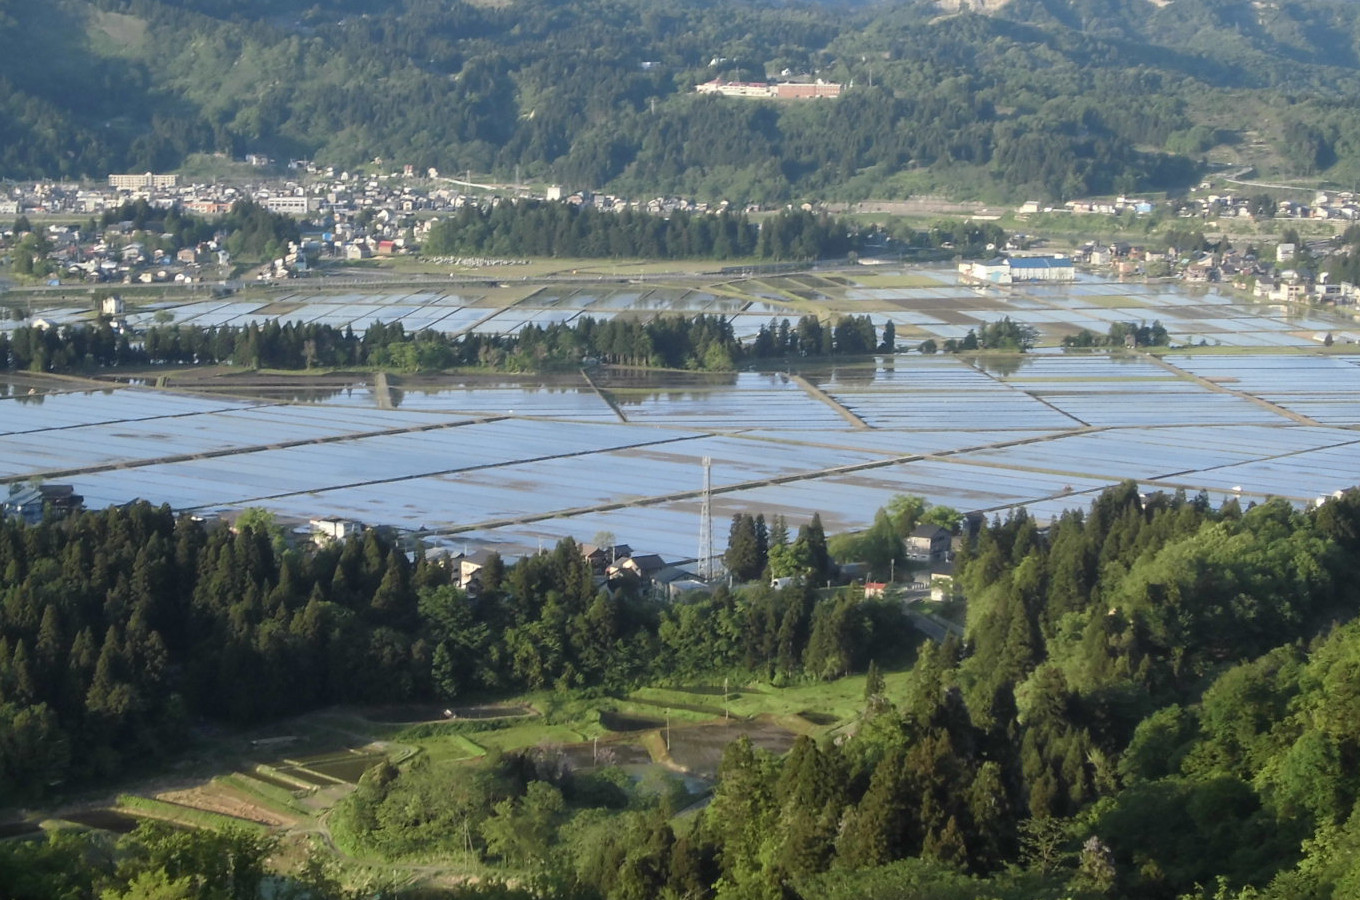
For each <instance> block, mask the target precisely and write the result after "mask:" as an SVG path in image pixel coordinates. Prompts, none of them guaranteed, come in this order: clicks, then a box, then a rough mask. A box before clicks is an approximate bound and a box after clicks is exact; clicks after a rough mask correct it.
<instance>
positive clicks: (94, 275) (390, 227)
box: [0, 160, 760, 284]
mask: <svg viewBox="0 0 1360 900" xmlns="http://www.w3.org/2000/svg"><path fill="white" fill-rule="evenodd" d="M265 162H268V161H267V160H266V161H265ZM292 167H293V168H295V169H297V170H298V171H297V174H296V176H294V179H293V180H282V181H279V180H268V179H266V178H263V177H262V178H261V180H260V181H258V182H253V183H247V184H240V185H231V184H225V183H215V184H203V183H194V184H185V183H181V180H180V178H179V176H177V175H173V174H157V173H151V172H148V173H144V174H115V175H110V176H109V177H108V183H107V184H105V185H82V184H70V183H56V182H35V183H29V184H16V185H13V186H11V187H9V188H8V190H7V192H6V193H3V194H0V217H4V216H14V217H15V218H16V219H17V218H18V217H19V216H27V215H62V216H72V215H88V216H91V217H94V216H97V215H101V214H102V213H104V212H106V211H108V210H112V209H117V208H119V207H120V206H122V205H123V204H124V203H127V202H129V201H135V200H145V201H146V202H147V203H149V204H151V205H152V206H155V207H159V208H164V209H169V208H170V207H173V206H178V207H179V208H180V209H182V210H184V211H185V212H188V213H191V214H194V215H199V216H204V217H213V216H218V215H222V214H225V213H226V212H228V211H229V210H230V209H231V207H232V205H233V204H234V203H236V202H237V201H239V200H250V201H253V202H255V203H258V204H260V205H261V206H264V207H265V208H267V209H269V210H271V211H273V212H276V213H280V214H283V215H290V216H295V217H298V218H305V219H308V220H310V221H313V222H317V223H323V224H322V225H320V226H319V227H316V228H313V229H310V230H307V231H305V232H304V234H303V240H302V241H301V242H300V243H295V244H290V245H289V247H288V249H287V252H286V253H285V254H283V255H282V256H280V257H279V258H277V259H273V260H270V261H268V263H267V264H266V265H264V266H263V267H261V268H260V269H258V270H256V271H255V273H253V274H254V276H255V277H256V278H258V279H262V280H276V279H281V278H288V277H293V276H296V275H299V274H302V273H303V272H305V271H306V270H307V268H308V263H309V261H311V262H313V263H315V262H316V261H318V260H323V259H334V260H347V261H358V260H365V259H371V258H375V257H384V256H396V255H401V254H407V253H412V252H414V251H415V250H416V249H417V248H418V247H419V244H420V241H421V240H422V239H423V238H424V237H425V236H426V234H427V233H428V231H429V229H430V228H431V227H432V226H433V225H434V224H436V223H437V222H438V221H439V218H440V216H441V215H447V214H452V213H454V212H457V211H458V210H459V209H462V208H463V207H465V206H468V205H479V206H482V205H486V204H491V205H495V204H497V203H499V202H504V201H505V200H507V199H509V198H502V197H500V196H495V195H492V196H487V195H485V194H482V195H471V194H468V193H466V191H465V190H463V189H460V187H461V188H466V187H467V186H468V184H467V182H455V181H453V180H451V179H448V178H440V176H439V173H438V172H437V171H436V170H434V169H430V170H427V172H426V173H424V174H423V175H418V174H417V173H415V172H414V170H413V167H411V166H406V167H405V171H404V172H401V173H392V174H380V175H361V174H354V173H350V172H348V171H340V172H337V171H336V170H335V169H334V168H333V167H324V168H323V167H317V166H315V165H313V164H312V163H307V162H299V163H294V164H292ZM515 193H516V195H517V196H522V197H527V196H529V195H528V193H527V192H526V191H523V190H519V191H516V192H515ZM540 199H543V200H547V201H556V202H562V203H568V204H572V205H574V206H579V207H590V208H593V209H596V210H599V211H602V212H622V211H624V210H634V211H639V212H646V213H650V214H653V215H661V216H666V215H670V214H672V213H676V212H689V213H704V212H718V211H722V210H726V209H728V208H729V205H728V203H727V202H726V201H723V202H722V203H719V204H716V205H710V204H708V203H703V202H698V201H695V200H692V199H687V198H683V197H654V198H652V199H649V200H630V199H627V198H624V197H619V196H616V195H613V194H604V193H594V192H591V191H586V190H582V191H575V192H567V191H565V190H564V189H563V188H562V187H561V186H560V185H551V186H549V187H548V188H547V189H546V191H545V193H544V195H543V196H542V197H541V198H540ZM759 209H760V207H758V206H749V207H746V211H747V212H754V211H759ZM20 237H22V235H21V234H15V233H13V232H9V233H8V234H0V255H3V250H4V249H5V247H6V246H8V241H10V240H13V241H17V240H18V239H19V238H20ZM44 237H45V238H46V240H47V241H48V242H49V244H50V245H51V246H52V250H51V252H50V253H49V259H50V260H51V261H52V262H53V263H54V266H53V267H52V268H53V269H54V270H55V271H54V272H53V275H52V283H54V284H61V283H69V282H73V281H74V282H82V283H89V284H107V283H112V284H132V283H144V284H151V283H161V282H165V283H182V284H194V283H199V282H205V281H216V280H220V279H221V278H223V277H224V275H225V273H226V271H227V269H228V267H229V266H230V262H231V260H230V256H229V255H228V253H227V251H226V248H225V246H224V244H223V242H222V241H221V240H220V239H215V240H210V241H206V242H204V243H202V244H199V245H197V246H194V247H184V248H180V249H176V250H166V249H162V248H161V246H160V245H164V244H167V243H168V241H160V240H154V239H151V238H147V237H146V236H143V235H139V234H137V233H135V231H134V227H133V223H132V222H119V223H115V224H114V225H112V226H110V227H109V228H106V229H99V230H97V231H96V232H95V233H90V232H89V229H88V228H85V229H82V228H79V227H76V226H71V225H64V224H63V225H49V226H46V228H45V230H44ZM219 237H220V236H219Z"/></svg>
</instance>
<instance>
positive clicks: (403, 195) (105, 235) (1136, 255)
mask: <svg viewBox="0 0 1360 900" xmlns="http://www.w3.org/2000/svg"><path fill="white" fill-rule="evenodd" d="M695 89H696V90H697V91H699V92H708V93H717V94H725V95H733V96H747V95H750V92H751V91H755V90H757V89H759V90H760V91H767V92H769V91H773V92H775V93H774V94H768V95H769V96H776V95H777V96H784V95H785V94H786V93H787V94H788V96H789V97H792V98H795V99H798V98H803V99H809V98H814V97H834V96H836V95H837V94H838V93H839V91H840V89H841V85H838V84H824V83H821V82H813V83H803V82H781V83H774V82H771V83H759V84H754V83H750V84H748V83H736V82H719V81H714V82H708V83H705V84H701V85H698V86H696V88H695ZM794 89H797V90H794ZM790 91H792V93H789V92H790ZM246 162H247V163H248V164H250V165H253V166H255V167H258V168H259V169H260V170H261V172H260V177H259V178H258V179H254V180H249V181H242V182H240V183H236V184H232V183H226V182H221V181H219V182H214V183H206V182H193V183H186V182H185V181H184V180H183V179H182V178H181V177H180V176H178V175H175V174H164V173H162V174H158V173H150V172H148V173H141V174H136V173H122V174H111V175H109V176H108V179H107V182H106V183H105V184H103V185H91V184H79V183H67V182H56V181H40V182H32V183H26V184H15V185H13V186H11V187H10V188H9V189H8V190H7V191H6V192H5V193H4V199H0V216H14V217H15V219H16V221H18V222H23V221H26V217H27V216H28V215H37V216H59V217H65V218H67V219H68V220H69V219H70V218H74V217H79V216H82V215H88V216H91V217H92V220H93V217H94V216H97V215H102V214H104V213H105V212H107V211H109V210H114V209H118V208H120V207H121V206H123V205H124V204H126V203H128V202H133V201H139V200H140V201H145V202H146V203H148V204H149V205H151V206H154V207H157V208H162V209H169V208H171V207H178V208H179V209H181V210H183V211H185V212H188V213H193V214H197V215H200V216H204V217H212V216H217V215H222V214H225V213H226V212H228V211H229V210H230V209H231V207H232V205H233V204H235V203H236V202H238V201H242V200H248V201H251V202H254V203H257V204H259V205H260V206H262V207H264V208H265V209H268V210H270V211H271V212H274V213H278V214H281V215H287V216H292V217H295V218H299V219H305V220H307V221H310V222H312V223H315V224H314V226H313V227H311V228H309V229H305V230H304V232H303V234H302V240H301V242H300V243H291V244H290V245H289V246H288V248H287V251H286V252H285V253H282V254H280V255H279V257H278V258H276V259H272V260H269V261H267V263H266V264H265V265H263V266H262V267H259V268H257V269H255V270H254V271H253V272H251V273H249V274H250V276H251V277H254V278H257V279H262V280H277V279H285V278H291V277H296V276H298V275H302V274H305V273H306V272H307V271H308V269H309V267H310V266H311V265H314V264H315V263H317V262H321V261H326V260H336V261H350V262H355V261H362V260H366V259H371V258H379V257H387V256H396V255H403V254H410V253H415V252H418V249H419V247H420V245H421V243H422V241H423V239H424V238H425V237H426V235H427V234H428V232H429V229H430V228H431V227H433V226H434V225H435V224H436V223H437V222H438V221H439V220H440V217H441V215H444V214H448V213H452V212H455V211H457V210H459V209H461V208H463V207H465V206H468V205H470V204H476V205H481V206H486V205H495V204H497V203H501V202H506V201H508V200H510V199H513V198H533V199H539V200H543V201H547V202H561V203H568V204H573V205H576V206H581V207H591V208H594V209H596V210H600V211H606V212H621V211H624V210H633V211H640V212H646V213H650V214H653V215H660V216H668V215H670V214H672V213H675V212H679V211H683V212H689V213H703V212H714V211H720V210H724V209H730V208H731V206H730V204H728V203H727V201H723V202H721V203H718V204H709V203H705V202H700V201H696V200H693V199H687V198H682V197H655V198H650V199H647V200H633V199H629V198H624V197H619V196H617V195H613V194H607V193H594V192H592V191H589V190H576V191H568V190H567V189H565V188H563V187H561V186H559V185H549V186H547V187H546V188H544V189H542V190H541V192H540V193H536V194H535V193H533V192H531V191H530V189H529V188H528V187H526V186H522V185H498V184H479V183H476V182H473V181H472V180H471V178H470V176H469V177H467V178H465V179H461V180H460V179H457V178H453V177H449V176H446V175H442V174H441V173H440V172H438V171H437V170H435V169H427V170H426V171H424V172H417V171H415V168H414V167H413V166H409V165H407V166H403V167H402V168H401V169H400V170H397V171H392V172H390V173H383V174H367V173H361V172H350V171H347V170H337V169H336V168H335V167H333V166H323V165H317V164H315V163H312V162H310V161H306V160H295V161H291V162H289V163H287V164H286V168H287V172H288V175H287V176H285V177H282V178H280V177H278V176H277V175H269V174H267V170H269V169H271V168H273V167H275V166H276V163H275V161H274V160H272V159H270V158H268V157H264V156H259V155H250V156H248V157H246ZM374 162H375V164H381V162H382V161H381V160H375V161H374ZM802 207H803V208H804V209H812V208H813V206H812V204H808V203H805V204H802ZM742 210H743V211H745V212H759V211H761V207H759V206H745V207H742ZM1014 213H1015V215H1016V216H1017V217H1018V218H1019V219H1020V220H1021V221H1025V220H1026V219H1027V218H1029V217H1031V216H1033V215H1036V214H1046V213H1069V214H1074V215H1080V216H1106V217H1130V216H1133V217H1141V216H1150V215H1154V214H1160V215H1162V216H1164V217H1166V216H1168V214H1170V215H1174V217H1175V218H1176V219H1178V220H1179V219H1184V220H1186V222H1187V229H1192V228H1193V229H1194V230H1195V231H1203V230H1205V229H1207V228H1214V229H1228V228H1230V227H1231V226H1230V224H1229V223H1231V222H1232V221H1234V220H1243V221H1245V220H1261V219H1272V220H1276V221H1280V220H1285V221H1289V222H1294V221H1298V222H1303V221H1318V220H1323V221H1334V222H1339V223H1344V222H1352V221H1355V222H1360V197H1357V195H1356V194H1355V193H1353V192H1350V191H1340V192H1325V191H1319V192H1317V194H1316V196H1315V197H1314V198H1313V200H1312V202H1311V203H1300V202H1295V201H1289V200H1278V201H1277V200H1274V199H1272V198H1270V197H1269V196H1267V195H1264V194H1262V195H1259V196H1246V195H1239V194H1216V193H1210V192H1209V185H1208V183H1205V184H1202V185H1200V186H1199V188H1198V189H1197V190H1195V191H1192V192H1191V194H1190V195H1189V196H1187V197H1185V198H1180V199H1176V200H1150V199H1144V198H1136V197H1126V196H1119V197H1116V198H1114V199H1111V200H1097V199H1087V200H1069V201H1067V202H1066V203H1064V204H1061V205H1057V206H1047V205H1043V204H1042V203H1041V202H1040V201H1037V200H1030V201H1026V202H1025V203H1023V204H1021V205H1020V206H1019V207H1017V208H1016V209H1015V210H1014ZM1200 223H1203V224H1200ZM44 236H45V238H46V240H47V241H48V243H49V244H50V246H51V249H50V251H49V253H48V260H49V261H50V265H49V266H48V269H49V272H50V274H49V275H48V276H47V281H48V284H50V285H53V286H57V285H65V284H71V283H83V284H91V285H98V284H110V285H116V284H138V283H140V284H155V283H178V284H185V285H193V284H199V283H213V282H219V281H221V280H223V279H224V278H226V277H228V275H229V274H230V273H231V272H232V269H231V259H230V255H229V254H228V253H227V252H226V249H225V247H224V246H222V244H221V243H219V242H217V241H205V242H202V243H201V244H198V245H196V246H191V247H182V248H179V249H176V250H174V251H167V250H163V249H160V248H158V247H156V246H154V243H155V242H146V241H143V240H139V239H137V238H138V237H139V236H138V235H135V234H134V228H133V225H132V223H130V222H120V223H115V224H114V225H112V226H110V227H108V228H103V229H98V230H97V233H88V227H84V228H82V227H81V226H78V225H73V224H49V225H47V226H46V227H45V229H44ZM18 237H19V235H17V234H14V233H13V232H9V233H0V251H3V250H4V249H5V248H7V247H8V243H9V241H11V240H17V239H18ZM1012 246H1019V244H1016V243H1015V242H1012V243H1011V244H1010V245H1008V248H1007V249H1010V247H1012ZM1330 250H1331V245H1330V243H1329V242H1326V241H1317V242H1314V244H1313V245H1311V246H1307V245H1302V244H1301V242H1298V241H1281V242H1279V243H1273V242H1270V241H1268V240H1266V241H1262V242H1261V246H1259V247H1258V246H1253V245H1251V244H1245V245H1243V246H1240V247H1232V248H1226V249H1214V248H1212V247H1211V248H1207V249H1206V248H1202V247H1181V246H1174V245H1173V246H1170V247H1167V248H1165V249H1162V248H1157V249H1149V248H1147V247H1143V246H1139V245H1138V244H1136V243H1131V242H1126V241H1114V242H1108V243H1097V242H1095V241H1088V242H1086V243H1085V244H1084V245H1082V246H1079V247H1075V248H1073V250H1072V251H1071V252H1069V253H1067V254H1065V255H1064V256H1063V259H1064V260H1066V261H1067V262H1066V263H1065V264H1064V265H1062V266H1059V267H1058V268H1056V269H1049V270H1046V271H1045V272H1043V273H1039V272H1037V271H1035V270H1034V267H1035V266H1037V265H1039V263H1036V262H1034V261H1033V260H1032V259H1029V260H1027V258H1026V257H1025V256H1024V255H1023V254H1021V255H1013V256H1012V257H1011V259H1012V261H1011V262H1009V263H1006V264H1005V271H1003V270H1002V269H1001V268H997V266H999V265H1001V263H1002V261H1003V259H1004V258H998V260H994V261H992V262H991V263H989V265H992V266H993V268H992V269H991V270H989V271H984V268H983V267H984V264H983V263H968V264H965V265H963V266H961V267H960V271H961V272H962V274H963V275H964V277H967V278H971V279H973V280H976V281H980V282H988V283H1003V284H1004V283H1011V282H1013V281H1014V282H1024V281H1034V280H1058V281H1066V280H1071V279H1072V278H1074V277H1075V268H1074V267H1075V266H1081V267H1083V268H1086V269H1089V270H1092V271H1096V272H1104V273H1108V274H1110V275H1113V276H1116V277H1147V278H1176V279H1179V280H1182V281H1185V282H1189V283H1206V284H1207V283H1216V284H1222V285H1225V286H1231V287H1234V288H1237V289H1239V290H1243V291H1246V292H1249V293H1250V294H1251V295H1252V296H1253V297H1255V298H1257V299H1260V300H1263V301H1266V302H1273V303H1337V304H1350V303H1354V302H1355V299H1356V297H1357V295H1358V294H1360V288H1357V286H1355V285H1353V284H1350V283H1347V282H1329V281H1328V279H1327V278H1326V276H1325V275H1322V276H1318V275H1315V274H1314V273H1313V272H1312V270H1311V268H1309V267H1307V266H1300V265H1298V261H1299V260H1301V259H1303V258H1305V257H1308V258H1312V259H1316V258H1317V257H1319V256H1325V255H1326V254H1327V253H1328V252H1330ZM447 262H449V263H451V264H457V265H460V266H462V267H473V268H475V267H482V266H489V265H495V266H503V265H508V264H514V263H517V262H522V261H521V260H504V259H480V258H476V259H461V258H460V259H450V260H447ZM1017 267H1029V269H1030V270H1029V271H1027V272H1026V273H1024V274H1021V275H1016V274H1014V273H1013V271H1012V270H1014V269H1016V268H1017Z"/></svg>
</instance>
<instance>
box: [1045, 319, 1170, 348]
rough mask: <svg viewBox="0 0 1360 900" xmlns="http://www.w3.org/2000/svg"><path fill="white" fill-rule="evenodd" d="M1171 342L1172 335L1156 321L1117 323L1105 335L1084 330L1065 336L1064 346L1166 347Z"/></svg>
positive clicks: (1087, 329)
mask: <svg viewBox="0 0 1360 900" xmlns="http://www.w3.org/2000/svg"><path fill="white" fill-rule="evenodd" d="M1170 342H1171V335H1170V334H1168V333H1167V330H1166V328H1165V326H1163V325H1162V323H1161V321H1160V320H1157V319H1154V320H1153V321H1152V324H1151V325H1149V324H1148V323H1147V322H1141V323H1140V322H1115V323H1114V324H1112V325H1111V326H1110V330H1109V331H1107V332H1106V333H1105V334H1103V335H1099V334H1096V333H1095V332H1094V331H1091V330H1090V329H1089V328H1083V329H1082V330H1081V331H1078V332H1077V333H1076V334H1069V335H1067V336H1065V337H1064V338H1063V340H1062V345H1063V346H1064V347H1072V348H1085V347H1126V346H1134V347H1165V346H1166V345H1167V344H1169V343H1170Z"/></svg>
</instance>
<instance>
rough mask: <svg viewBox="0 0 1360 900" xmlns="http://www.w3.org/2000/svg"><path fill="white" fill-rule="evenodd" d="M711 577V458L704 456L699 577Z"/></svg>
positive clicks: (707, 578)
mask: <svg viewBox="0 0 1360 900" xmlns="http://www.w3.org/2000/svg"><path fill="white" fill-rule="evenodd" d="M712 577H713V460H712V458H710V457H707V456H705V457H704V502H703V505H702V506H701V507H700V508H699V578H700V579H701V580H703V581H708V580H709V579H711V578H712Z"/></svg>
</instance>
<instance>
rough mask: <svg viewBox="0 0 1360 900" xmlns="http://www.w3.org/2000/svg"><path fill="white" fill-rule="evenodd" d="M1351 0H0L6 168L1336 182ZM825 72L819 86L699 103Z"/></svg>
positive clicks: (768, 195)
mask: <svg viewBox="0 0 1360 900" xmlns="http://www.w3.org/2000/svg"><path fill="white" fill-rule="evenodd" d="M1356 34H1357V25H1356V19H1355V17H1354V16H1353V15H1351V14H1349V13H1348V12H1347V5H1346V4H1344V3H1340V2H1328V0H1302V2H1289V3H1285V4H1282V5H1280V6H1278V7H1276V6H1271V7H1259V8H1258V7H1256V6H1253V5H1251V4H1249V3H1245V2H1242V3H1213V2H1209V0H1176V2H1174V3H1170V4H1166V5H1160V6H1158V5H1153V4H1146V5H1144V4H1142V3H1141V2H1129V3H1094V2H1086V0H1078V2H1071V3H1067V2H1059V3H1040V2H1037V0H1015V2H1013V3H1011V4H1009V5H1007V6H1005V7H1004V8H1002V9H1001V10H999V11H998V12H997V13H996V14H995V15H994V16H983V15H978V14H973V13H964V14H952V15H941V14H940V11H939V9H938V8H936V7H935V6H933V5H931V4H928V3H922V2H916V3H907V4H891V5H886V4H884V5H880V4H874V3H869V4H861V5H851V6H846V5H839V4H835V5H824V4H816V3H807V4H799V5H789V4H782V3H781V4H772V3H766V2H763V0H753V2H742V3H738V4H710V3H707V2H689V3H685V4H678V5H677V4H665V5H657V4H655V3H653V2H650V0H570V2H567V3H557V2H549V0H516V2H512V3H507V4H481V3H477V4H473V3H465V2H460V0H455V2H450V3H435V2H430V0H386V2H381V3H357V2H331V3H326V4H307V3H302V2H284V3H275V4H264V3H257V2H254V0H224V2H220V3H201V2H197V0H193V2H190V0H180V2H172V0H52V2H50V3H44V4H32V3H25V2H20V0H2V2H0V51H3V52H0V174H3V175H5V176H7V177H11V178H26V177H37V176H93V177H102V176H103V175H105V174H107V173H108V172H111V171H137V172H141V171H148V170H155V171H162V170H168V169H173V168H175V167H176V166H178V165H180V164H181V163H183V162H184V160H185V159H186V157H188V156H189V155H191V154H194V153H214V152H219V153H224V154H228V155H231V156H234V157H237V158H239V157H240V156H241V155H242V154H244V153H246V152H261V153H269V154H272V155H273V156H274V157H276V158H278V159H280V160H286V159H289V158H297V157H304V158H315V159H317V160H320V161H324V162H328V163H333V164H336V165H339V166H342V167H346V166H355V165H359V164H365V163H368V162H370V161H371V160H373V159H374V158H381V159H383V160H384V164H385V165H393V164H398V165H399V164H412V165H414V166H416V168H417V170H418V171H423V170H424V169H425V168H426V167H429V166H434V167H437V168H438V169H440V170H441V171H443V172H445V173H453V172H461V171H466V170H473V171H475V172H478V173H491V174H492V175H494V176H496V177H499V178H502V179H506V178H510V177H512V176H513V174H514V173H515V172H516V171H519V172H520V174H521V175H522V176H523V177H530V178H542V179H548V180H555V181H560V182H562V183H565V184H568V185H571V186H573V187H578V188H612V189H615V190H617V191H620V192H623V193H626V194H630V195H635V196H643V195H650V194H657V193H678V194H686V195H692V196H698V197H701V198H705V199H710V198H711V199H717V198H720V197H728V198H730V199H733V200H736V201H742V200H765V201H768V200H785V199H794V198H798V197H804V196H815V197H819V198H823V197H829V198H851V199H853V198H858V197H867V196H875V197H884V196H892V195H894V194H897V195H901V194H904V193H908V192H920V191H923V190H930V191H947V192H952V193H956V194H972V195H988V196H1001V195H1007V196H1017V197H1018V196H1025V195H1042V196H1047V197H1051V198H1060V197H1064V196H1071V195H1076V194H1086V193H1092V192H1112V191H1120V190H1133V189H1168V188H1175V187H1178V186H1182V185H1184V184H1186V183H1187V182H1188V181H1189V180H1190V179H1192V178H1193V177H1195V175H1196V164H1197V162H1198V160H1199V159H1200V158H1201V157H1202V155H1203V154H1205V153H1206V152H1209V151H1213V150H1214V149H1215V148H1218V149H1219V150H1221V151H1224V153H1225V158H1233V156H1234V153H1235V152H1236V151H1235V150H1234V148H1237V147H1251V148H1257V147H1258V146H1259V152H1258V153H1257V154H1256V155H1257V156H1260V157H1261V158H1262V159H1264V160H1266V161H1267V163H1269V164H1270V165H1272V166H1273V167H1274V168H1276V169H1278V173H1279V174H1284V175H1290V174H1313V173H1320V174H1323V175H1326V176H1329V177H1332V178H1334V179H1336V180H1341V181H1343V182H1345V183H1347V184H1349V180H1350V179H1351V178H1352V177H1353V176H1354V175H1355V174H1356V173H1357V171H1360V159H1358V158H1357V154H1358V153H1360V150H1357V149H1356V148H1357V147H1360V141H1357V135H1356V126H1355V124H1354V123H1355V121H1356V117H1355V115H1354V104H1355V100H1354V97H1355V96H1356V91H1355V87H1356V85H1357V84H1358V83H1360V78H1358V77H1357V71H1356V69H1357V66H1360V62H1357V57H1356V51H1355V45H1356ZM784 72H787V73H789V74H788V77H797V76H801V77H804V78H814V77H815V78H823V79H825V80H828V81H835V82H838V83H842V84H845V85H846V86H847V90H846V91H845V93H844V94H843V95H842V96H841V97H840V98H839V99H836V100H832V101H815V102H804V103H796V102H791V103H775V102H771V101H745V100H739V99H735V98H724V97H712V96H700V95H696V94H694V93H693V92H692V87H693V85H694V84H696V83H698V82H702V81H707V80H710V79H713V78H723V79H730V80H765V79H767V78H772V77H780V75H781V73H784Z"/></svg>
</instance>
